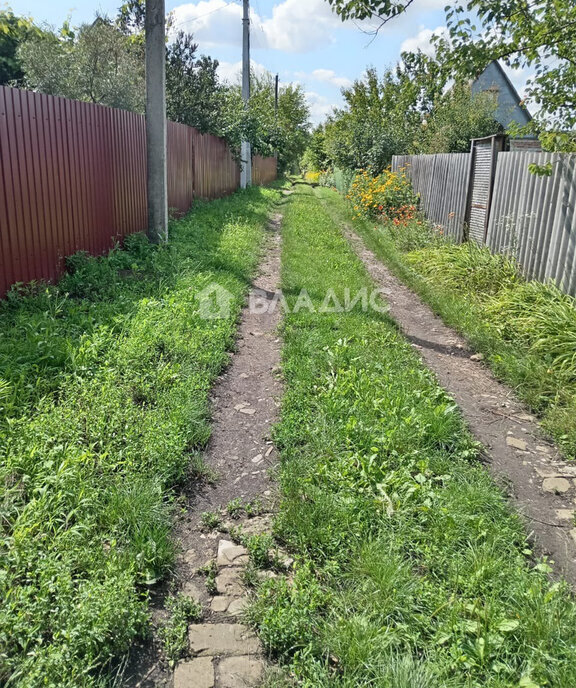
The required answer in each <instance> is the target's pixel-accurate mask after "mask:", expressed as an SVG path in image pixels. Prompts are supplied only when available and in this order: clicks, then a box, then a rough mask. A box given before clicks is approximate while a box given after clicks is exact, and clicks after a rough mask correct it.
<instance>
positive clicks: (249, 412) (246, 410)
mask: <svg viewBox="0 0 576 688" xmlns="http://www.w3.org/2000/svg"><path fill="white" fill-rule="evenodd" d="M239 410H240V413H245V414H246V415H247V416H253V415H254V414H255V413H256V409H253V408H241V409H239Z"/></svg>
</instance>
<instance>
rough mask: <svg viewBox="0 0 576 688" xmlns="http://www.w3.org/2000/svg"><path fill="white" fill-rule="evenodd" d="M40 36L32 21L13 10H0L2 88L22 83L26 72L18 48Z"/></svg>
mask: <svg viewBox="0 0 576 688" xmlns="http://www.w3.org/2000/svg"><path fill="white" fill-rule="evenodd" d="M40 34H41V31H40V29H38V28H37V27H36V26H34V24H33V23H32V20H31V19H28V18H27V17H19V16H17V15H15V14H14V12H13V11H12V10H11V9H3V10H0V86H5V85H12V86H16V85H18V84H20V83H21V82H22V79H23V77H24V72H23V70H22V64H21V62H20V59H19V57H18V54H17V53H18V46H19V45H20V43H22V42H23V41H26V40H29V39H31V38H32V37H34V36H39V35H40Z"/></svg>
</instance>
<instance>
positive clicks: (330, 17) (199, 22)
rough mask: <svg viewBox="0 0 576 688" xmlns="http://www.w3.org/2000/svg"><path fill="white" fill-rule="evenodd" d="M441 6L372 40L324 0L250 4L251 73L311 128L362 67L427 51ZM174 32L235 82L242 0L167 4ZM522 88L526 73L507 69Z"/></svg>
mask: <svg viewBox="0 0 576 688" xmlns="http://www.w3.org/2000/svg"><path fill="white" fill-rule="evenodd" d="M8 4H9V5H10V7H11V8H12V9H13V10H14V12H16V13H17V14H25V15H29V16H32V17H33V19H34V20H35V21H37V22H47V23H49V24H51V25H53V26H59V25H61V24H62V22H63V21H64V20H65V19H66V18H67V17H71V20H72V24H73V25H76V24H80V23H82V22H85V21H90V20H92V19H93V18H94V15H95V13H96V12H100V13H104V14H109V15H112V16H113V15H114V14H115V13H116V9H117V7H118V6H119V5H120V4H121V0H94V1H93V2H91V1H90V0H88V1H85V2H78V3H76V4H74V3H73V2H71V0H51V1H50V2H46V0H12V1H11V2H9V3H8ZM445 4H446V0H414V2H413V3H412V5H411V6H410V7H409V9H408V10H407V12H405V13H404V14H403V15H401V16H399V17H396V18H395V19H394V20H392V21H391V22H390V23H389V24H388V25H387V26H385V27H384V28H383V29H382V30H381V31H380V32H379V33H378V35H377V36H376V37H373V36H372V35H369V34H367V33H366V32H365V29H366V28H369V27H360V26H359V25H358V24H357V23H354V22H351V21H349V22H344V23H343V22H342V21H341V20H340V18H339V17H338V16H337V15H335V14H334V13H333V12H332V10H331V8H330V5H329V4H328V2H327V0H251V58H252V63H253V68H254V69H256V70H264V69H265V70H268V71H270V72H272V73H274V74H276V73H277V74H279V77H280V81H281V82H284V83H287V82H292V83H294V82H297V83H300V84H301V85H302V87H303V88H304V91H305V93H306V97H307V99H308V103H309V106H310V111H311V119H312V121H313V123H318V122H320V121H322V120H323V119H324V118H325V117H326V115H328V114H329V113H330V112H331V111H332V109H333V107H335V106H336V107H337V106H340V105H341V104H342V96H341V93H340V90H341V88H342V87H345V86H349V85H350V84H351V83H352V82H353V80H354V79H357V78H359V77H361V76H362V74H363V73H364V71H365V70H366V68H367V67H376V68H377V69H378V70H379V71H382V70H384V69H385V68H387V67H390V66H392V65H394V64H395V63H396V62H397V61H398V59H399V57H400V53H401V51H402V50H415V49H417V48H420V49H422V50H424V51H425V52H428V51H429V50H430V37H431V35H432V33H433V32H438V31H442V29H443V26H444V11H443V8H444V6H445ZM166 9H167V11H172V12H173V21H174V28H175V29H182V30H185V31H187V32H191V33H193V34H194V39H195V42H196V43H198V45H199V53H200V54H206V55H210V57H213V58H216V59H217V60H219V61H220V74H221V76H222V77H223V78H225V79H228V80H230V81H236V79H237V78H238V76H239V73H240V60H241V51H242V23H241V19H242V2H241V0H232V1H230V0H196V1H195V2H185V3H183V2H178V1H174V0H166ZM509 75H510V77H511V78H512V81H513V83H514V84H515V86H516V87H517V88H518V89H519V91H520V92H522V90H523V85H524V81H525V77H526V75H524V74H523V73H522V72H517V73H513V72H510V71H509Z"/></svg>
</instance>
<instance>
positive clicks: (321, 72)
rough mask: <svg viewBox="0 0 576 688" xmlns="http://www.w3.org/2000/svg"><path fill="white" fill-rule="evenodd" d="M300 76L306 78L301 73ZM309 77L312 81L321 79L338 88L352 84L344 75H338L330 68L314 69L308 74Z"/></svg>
mask: <svg viewBox="0 0 576 688" xmlns="http://www.w3.org/2000/svg"><path fill="white" fill-rule="evenodd" d="M298 76H301V77H302V78H306V77H307V76H308V75H306V74H302V75H300V74H299V75H298ZM309 78H311V79H313V80H314V81H322V82H323V83H325V84H332V86H337V87H338V88H347V87H348V86H352V81H351V80H350V79H348V78H347V77H345V76H338V75H337V74H336V72H335V71H334V70H332V69H315V70H314V71H313V72H311V74H310V75H309Z"/></svg>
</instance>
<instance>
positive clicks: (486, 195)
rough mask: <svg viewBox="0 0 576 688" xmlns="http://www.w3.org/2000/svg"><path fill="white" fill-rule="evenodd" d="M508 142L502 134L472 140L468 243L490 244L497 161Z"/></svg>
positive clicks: (467, 215) (467, 218) (467, 222)
mask: <svg viewBox="0 0 576 688" xmlns="http://www.w3.org/2000/svg"><path fill="white" fill-rule="evenodd" d="M504 141H505V137H504V136H502V135H501V134H498V135H496V136H488V137H486V138H483V139H473V140H472V147H471V149H470V181H469V185H470V186H469V189H468V205H467V208H466V227H467V232H468V239H473V240H474V241H477V242H478V243H480V244H483V243H485V241H486V234H487V231H488V219H489V217H490V202H491V200H492V189H493V186H494V175H495V172H496V159H497V157H498V153H499V152H500V151H502V150H503V149H504Z"/></svg>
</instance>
